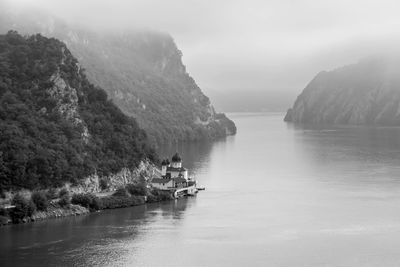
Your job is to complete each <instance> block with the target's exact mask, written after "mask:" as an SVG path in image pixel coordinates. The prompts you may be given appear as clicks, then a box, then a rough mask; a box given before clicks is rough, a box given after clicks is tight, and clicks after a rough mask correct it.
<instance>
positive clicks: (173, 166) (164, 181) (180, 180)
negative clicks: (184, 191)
mask: <svg viewBox="0 0 400 267" xmlns="http://www.w3.org/2000/svg"><path fill="white" fill-rule="evenodd" d="M188 180H189V179H188V170H187V169H185V168H183V167H182V158H181V157H180V156H179V154H178V153H175V155H173V156H172V158H171V162H170V161H169V159H165V160H163V161H162V162H161V177H157V178H153V179H152V180H151V184H152V186H153V187H155V188H158V189H160V190H174V189H176V188H183V187H187V186H188Z"/></svg>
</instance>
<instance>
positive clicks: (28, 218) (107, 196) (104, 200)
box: [0, 184, 174, 226]
mask: <svg viewBox="0 0 400 267" xmlns="http://www.w3.org/2000/svg"><path fill="white" fill-rule="evenodd" d="M50 191H52V190H48V191H47V192H43V191H42V192H35V193H32V194H31V196H30V197H29V198H28V197H26V196H23V195H22V194H15V196H14V197H13V199H12V200H11V202H10V203H9V205H7V206H3V207H0V226H2V225H8V224H18V223H28V222H35V221H39V220H47V219H53V218H62V217H68V216H80V215H84V214H88V213H90V212H97V211H99V210H106V209H117V208H126V207H132V206H139V205H144V204H146V203H154V202H161V201H166V200H172V199H174V197H173V195H172V194H171V193H169V192H166V191H162V190H157V189H154V188H151V189H147V187H146V186H145V185H133V184H129V185H127V186H125V187H120V188H119V189H117V190H115V191H111V192H110V191H108V192H101V193H98V194H93V193H75V194H73V195H72V196H70V192H69V191H68V190H66V189H65V188H64V189H61V190H59V192H58V193H57V196H58V198H56V199H50V200H49V199H47V196H49V198H51V196H50V194H49V192H50ZM46 193H47V196H46ZM26 194H27V193H26V192H25V195H26ZM38 195H39V196H40V197H41V199H40V200H38V197H37V196H38Z"/></svg>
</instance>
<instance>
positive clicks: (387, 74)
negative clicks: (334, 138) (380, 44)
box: [285, 56, 400, 126]
mask: <svg viewBox="0 0 400 267" xmlns="http://www.w3.org/2000/svg"><path fill="white" fill-rule="evenodd" d="M285 120H286V121H291V122H300V123H322V124H367V125H397V126H398V125H400V59H399V58H398V57H395V56H388V57H386V56H381V57H373V58H368V59H364V60H361V61H360V62H358V63H357V64H353V65H348V66H344V67H341V68H338V69H335V70H332V71H328V72H327V71H324V72H320V73H319V74H318V75H317V76H316V77H315V78H314V79H313V80H312V81H311V82H310V83H309V84H308V85H307V87H306V88H305V89H304V90H303V92H302V93H301V94H300V95H299V96H298V97H297V100H296V102H295V103H294V105H293V108H292V109H289V111H288V112H287V114H286V117H285Z"/></svg>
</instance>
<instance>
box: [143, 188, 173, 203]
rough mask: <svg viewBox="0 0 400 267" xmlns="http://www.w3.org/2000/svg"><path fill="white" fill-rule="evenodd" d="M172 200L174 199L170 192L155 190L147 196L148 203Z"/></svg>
mask: <svg viewBox="0 0 400 267" xmlns="http://www.w3.org/2000/svg"><path fill="white" fill-rule="evenodd" d="M172 199H174V198H173V196H172V194H171V193H170V192H168V191H162V190H157V189H153V190H152V191H151V192H150V193H149V195H148V196H147V202H149V203H153V202H159V201H165V200H172Z"/></svg>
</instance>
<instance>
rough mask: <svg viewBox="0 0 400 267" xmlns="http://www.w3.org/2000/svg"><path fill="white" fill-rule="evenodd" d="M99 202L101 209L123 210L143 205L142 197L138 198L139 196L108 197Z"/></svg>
mask: <svg viewBox="0 0 400 267" xmlns="http://www.w3.org/2000/svg"><path fill="white" fill-rule="evenodd" d="M100 200H101V208H102V209H115V208H124V207H130V206H136V205H141V204H144V203H145V201H144V197H139V196H131V197H123V196H109V197H104V198H101V199H100Z"/></svg>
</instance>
